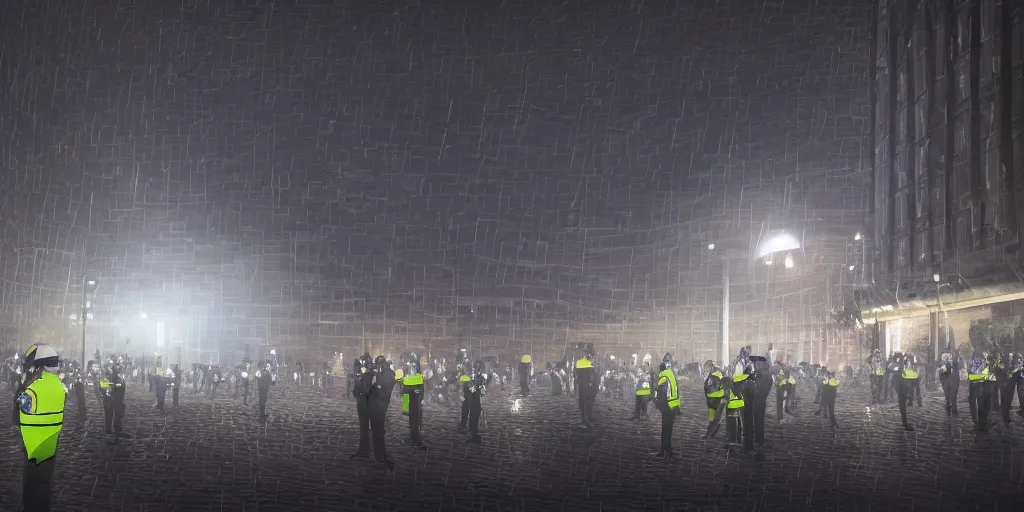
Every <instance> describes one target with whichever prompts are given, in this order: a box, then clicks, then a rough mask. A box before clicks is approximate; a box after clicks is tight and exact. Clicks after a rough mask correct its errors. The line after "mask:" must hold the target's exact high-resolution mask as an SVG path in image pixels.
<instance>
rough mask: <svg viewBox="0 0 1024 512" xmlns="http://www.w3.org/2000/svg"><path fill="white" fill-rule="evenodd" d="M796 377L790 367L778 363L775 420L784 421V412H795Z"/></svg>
mask: <svg viewBox="0 0 1024 512" xmlns="http://www.w3.org/2000/svg"><path fill="white" fill-rule="evenodd" d="M794 388H796V378H794V377H793V376H792V375H791V374H790V373H789V368H786V367H785V366H783V365H781V364H780V365H778V367H777V369H776V371H775V421H776V422H779V423H781V422H782V413H783V412H785V413H786V414H793V412H792V405H793V396H794V395H793V390H794Z"/></svg>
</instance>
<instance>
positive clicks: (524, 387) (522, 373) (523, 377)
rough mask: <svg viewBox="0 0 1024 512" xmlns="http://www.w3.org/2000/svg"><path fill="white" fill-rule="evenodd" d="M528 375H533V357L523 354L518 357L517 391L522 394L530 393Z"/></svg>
mask: <svg viewBox="0 0 1024 512" xmlns="http://www.w3.org/2000/svg"><path fill="white" fill-rule="evenodd" d="M530 377H533V357H531V356H530V354H524V355H523V357H520V358H519V391H520V392H521V393H522V394H523V396H528V395H529V394H530Z"/></svg>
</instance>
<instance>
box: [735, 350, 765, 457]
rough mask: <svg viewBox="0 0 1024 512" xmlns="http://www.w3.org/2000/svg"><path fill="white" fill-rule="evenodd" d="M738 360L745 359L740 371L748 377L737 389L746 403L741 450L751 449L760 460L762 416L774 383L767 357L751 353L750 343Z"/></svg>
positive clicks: (762, 432) (761, 453) (746, 451)
mask: <svg viewBox="0 0 1024 512" xmlns="http://www.w3.org/2000/svg"><path fill="white" fill-rule="evenodd" d="M740 359H741V360H743V361H745V363H743V370H742V371H743V373H744V374H745V375H746V376H747V378H746V379H744V380H743V382H742V384H741V388H740V389H741V390H742V391H741V393H742V395H743V397H744V401H745V402H746V403H745V405H744V407H743V412H742V415H743V451H744V453H750V452H751V451H753V452H754V456H755V458H756V459H757V460H763V459H764V453H763V450H764V417H765V413H766V412H767V411H766V410H767V408H768V395H769V394H770V393H771V391H772V384H773V382H772V379H771V364H770V363H769V362H768V359H767V358H765V357H763V356H755V355H753V354H751V349H750V346H749V345H748V346H746V347H743V349H741V350H740Z"/></svg>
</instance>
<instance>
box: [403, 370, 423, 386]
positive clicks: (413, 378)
mask: <svg viewBox="0 0 1024 512" xmlns="http://www.w3.org/2000/svg"><path fill="white" fill-rule="evenodd" d="M402 385H403V386H422V385H423V375H422V374H419V373H417V374H415V375H406V376H405V378H403V379H402Z"/></svg>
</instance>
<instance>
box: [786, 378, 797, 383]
mask: <svg viewBox="0 0 1024 512" xmlns="http://www.w3.org/2000/svg"><path fill="white" fill-rule="evenodd" d="M786 384H796V379H795V378H793V377H790V378H789V379H788V380H787V381H786Z"/></svg>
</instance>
